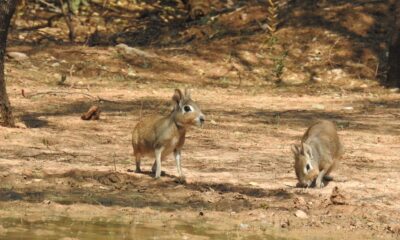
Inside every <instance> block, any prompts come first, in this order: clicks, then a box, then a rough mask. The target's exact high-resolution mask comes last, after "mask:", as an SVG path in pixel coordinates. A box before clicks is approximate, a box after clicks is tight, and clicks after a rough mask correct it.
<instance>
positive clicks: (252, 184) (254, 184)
mask: <svg viewBox="0 0 400 240" xmlns="http://www.w3.org/2000/svg"><path fill="white" fill-rule="evenodd" d="M249 184H250V185H251V186H258V183H256V182H249Z"/></svg>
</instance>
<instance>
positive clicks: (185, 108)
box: [183, 105, 192, 112]
mask: <svg viewBox="0 0 400 240" xmlns="http://www.w3.org/2000/svg"><path fill="white" fill-rule="evenodd" d="M183 111H185V112H191V111H192V108H191V107H190V106H188V105H186V106H184V107H183Z"/></svg>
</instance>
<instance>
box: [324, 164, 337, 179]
mask: <svg viewBox="0 0 400 240" xmlns="http://www.w3.org/2000/svg"><path fill="white" fill-rule="evenodd" d="M335 167H336V162H333V163H332V166H331V167H330V168H329V169H328V171H327V172H326V174H325V176H324V177H323V180H324V181H327V182H330V181H333V177H332V176H331V175H330V173H331V172H332V170H333V169H335Z"/></svg>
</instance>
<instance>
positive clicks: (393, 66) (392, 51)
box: [387, 1, 400, 87]
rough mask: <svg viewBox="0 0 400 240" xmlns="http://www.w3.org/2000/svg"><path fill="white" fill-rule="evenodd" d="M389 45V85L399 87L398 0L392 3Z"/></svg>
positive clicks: (399, 21) (399, 11) (399, 18)
mask: <svg viewBox="0 0 400 240" xmlns="http://www.w3.org/2000/svg"><path fill="white" fill-rule="evenodd" d="M392 26H393V32H392V38H391V39H390V45H389V71H388V75H387V82H388V84H389V85H392V86H397V87H400V1H396V3H395V4H394V22H393V25H392Z"/></svg>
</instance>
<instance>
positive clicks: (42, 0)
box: [38, 0, 61, 13]
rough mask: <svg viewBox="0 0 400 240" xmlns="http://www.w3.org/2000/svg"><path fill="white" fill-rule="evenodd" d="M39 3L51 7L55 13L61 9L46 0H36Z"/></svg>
mask: <svg viewBox="0 0 400 240" xmlns="http://www.w3.org/2000/svg"><path fill="white" fill-rule="evenodd" d="M38 1H39V2H40V3H43V4H44V5H46V6H48V7H50V8H53V10H54V11H55V12H56V13H61V11H60V10H59V9H58V7H56V6H55V5H54V4H52V3H49V2H46V1H44V0H38Z"/></svg>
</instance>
